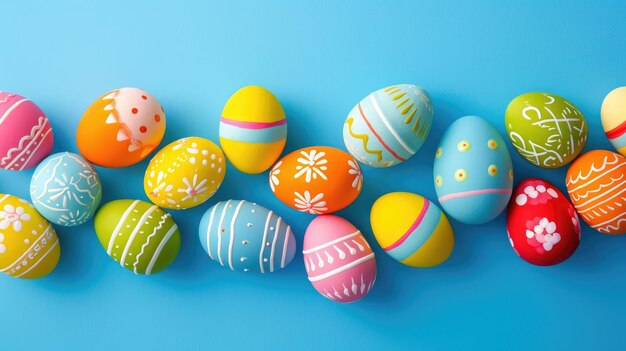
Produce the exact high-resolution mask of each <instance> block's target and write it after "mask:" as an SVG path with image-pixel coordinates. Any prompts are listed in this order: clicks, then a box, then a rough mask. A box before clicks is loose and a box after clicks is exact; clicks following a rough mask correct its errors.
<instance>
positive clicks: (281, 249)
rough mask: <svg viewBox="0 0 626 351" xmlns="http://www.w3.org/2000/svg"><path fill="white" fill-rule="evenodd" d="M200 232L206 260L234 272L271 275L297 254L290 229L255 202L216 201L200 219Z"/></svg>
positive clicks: (281, 220) (271, 212) (279, 218)
mask: <svg viewBox="0 0 626 351" xmlns="http://www.w3.org/2000/svg"><path fill="white" fill-rule="evenodd" d="M199 232H200V243H201V244H202V247H203V248H204V251H206V253H208V254H209V257H210V258H211V259H212V260H213V261H216V262H219V264H221V265H222V266H227V267H229V268H230V269H232V270H234V271H243V272H249V271H252V272H260V273H267V272H274V271H277V270H279V269H281V268H284V267H285V266H286V265H288V264H289V263H290V262H291V260H293V257H294V255H295V253H296V238H295V237H294V235H293V233H292V232H291V227H290V226H289V225H288V224H287V223H285V221H283V219H282V218H281V217H280V216H278V215H277V214H275V213H274V211H271V210H268V209H266V208H265V207H263V206H260V205H257V204H256V203H254V202H249V201H244V200H228V201H222V202H218V203H217V204H215V205H214V206H213V207H211V208H209V209H208V210H207V211H206V212H205V213H204V216H202V219H201V220H200V231H199Z"/></svg>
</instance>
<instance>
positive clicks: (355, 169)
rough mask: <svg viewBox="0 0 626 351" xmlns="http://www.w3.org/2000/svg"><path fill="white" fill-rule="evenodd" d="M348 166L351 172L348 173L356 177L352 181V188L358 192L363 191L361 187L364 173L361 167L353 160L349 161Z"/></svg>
mask: <svg viewBox="0 0 626 351" xmlns="http://www.w3.org/2000/svg"><path fill="white" fill-rule="evenodd" d="M348 165H349V166H350V170H348V173H350V174H352V175H354V180H353V181H352V187H353V188H356V190H358V191H361V186H362V184H363V172H362V171H361V167H359V165H357V164H356V162H354V161H353V160H348Z"/></svg>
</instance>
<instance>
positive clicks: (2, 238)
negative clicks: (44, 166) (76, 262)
mask: <svg viewBox="0 0 626 351" xmlns="http://www.w3.org/2000/svg"><path fill="white" fill-rule="evenodd" d="M60 255H61V249H60V246H59V239H58V238H57V235H56V232H55V231H54V228H53V227H52V225H51V224H50V223H48V221H46V219H45V218H43V217H42V216H41V215H40V214H39V213H38V212H37V211H36V210H35V208H34V207H33V206H31V205H30V204H29V203H28V201H26V200H22V199H20V198H19V197H17V196H13V195H5V194H0V271H1V272H3V273H5V274H8V275H10V276H12V277H16V278H24V279H33V278H40V277H43V276H44V275H47V274H48V273H50V272H52V270H53V269H54V267H56V265H57V263H58V262H59V256H60Z"/></svg>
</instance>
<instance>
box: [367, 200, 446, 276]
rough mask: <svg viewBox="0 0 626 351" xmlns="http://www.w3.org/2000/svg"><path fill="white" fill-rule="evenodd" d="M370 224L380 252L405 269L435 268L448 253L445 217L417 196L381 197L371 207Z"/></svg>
mask: <svg viewBox="0 0 626 351" xmlns="http://www.w3.org/2000/svg"><path fill="white" fill-rule="evenodd" d="M370 221H371V224H372V231H373V232H374V236H375V237H376V241H378V243H379V244H380V246H381V247H382V248H383V250H385V252H387V254H389V256H391V257H393V258H394V259H395V260H397V261H399V262H401V263H404V264H405V265H407V266H412V267H432V266H436V265H438V264H440V263H442V262H443V261H445V260H446V259H448V257H449V256H450V254H451V253H452V248H453V247H454V234H453V231H452V227H451V226H450V222H449V221H448V218H447V217H446V215H445V214H444V213H443V212H442V211H441V210H440V209H439V207H437V205H435V204H434V203H432V202H430V201H429V200H428V199H426V198H424V197H422V196H420V195H417V194H412V193H405V192H397V193H389V194H386V195H383V196H381V197H380V198H378V200H376V202H375V203H374V206H373V207H372V211H371V213H370Z"/></svg>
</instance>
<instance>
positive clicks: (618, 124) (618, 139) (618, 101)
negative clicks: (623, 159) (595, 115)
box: [601, 87, 626, 156]
mask: <svg viewBox="0 0 626 351" xmlns="http://www.w3.org/2000/svg"><path fill="white" fill-rule="evenodd" d="M601 116H602V128H603V129H604V132H605V133H606V136H607V138H609V141H610V142H611V144H613V147H614V148H615V150H617V152H619V153H620V154H622V156H626V87H619V88H617V89H615V90H613V91H611V92H610V93H609V94H608V95H607V96H606V97H605V98H604V101H603V102H602V110H601Z"/></svg>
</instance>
